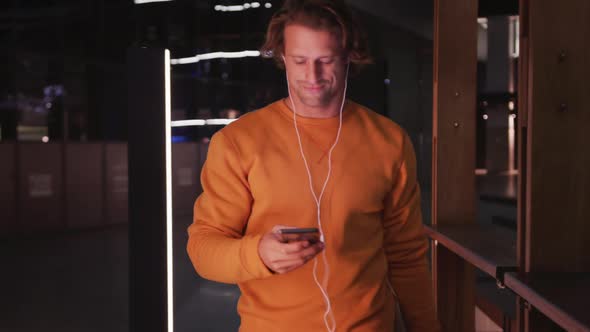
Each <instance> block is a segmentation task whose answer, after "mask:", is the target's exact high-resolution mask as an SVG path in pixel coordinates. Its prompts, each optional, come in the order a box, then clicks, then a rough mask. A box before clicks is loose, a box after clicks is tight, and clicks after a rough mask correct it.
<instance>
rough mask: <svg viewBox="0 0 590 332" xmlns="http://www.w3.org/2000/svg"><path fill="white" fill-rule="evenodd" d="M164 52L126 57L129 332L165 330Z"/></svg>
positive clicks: (142, 51)
mask: <svg viewBox="0 0 590 332" xmlns="http://www.w3.org/2000/svg"><path fill="white" fill-rule="evenodd" d="M165 52H166V51H165V50H164V49H148V48H134V49H129V51H128V52H127V68H128V69H127V70H128V93H129V95H128V101H129V104H128V107H129V122H128V123H129V147H128V149H129V152H128V153H129V155H128V158H129V292H130V293H129V326H130V331H131V332H134V331H136V332H139V331H142V332H143V331H167V326H168V309H169V308H168V305H167V295H168V289H167V273H166V271H167V269H166V265H167V259H166V257H167V249H166V248H167V245H166V238H167V229H166V125H167V124H166V119H165V102H166V97H165V90H164V89H165V70H166V68H165V64H164V61H165Z"/></svg>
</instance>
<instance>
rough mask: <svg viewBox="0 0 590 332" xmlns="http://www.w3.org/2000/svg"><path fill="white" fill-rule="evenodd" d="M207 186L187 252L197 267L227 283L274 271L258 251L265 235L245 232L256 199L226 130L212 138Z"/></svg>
mask: <svg viewBox="0 0 590 332" xmlns="http://www.w3.org/2000/svg"><path fill="white" fill-rule="evenodd" d="M201 184H202V187H203V192H202V194H201V195H200V196H199V197H198V198H197V200H196V202H195V205H194V217H193V223H192V225H191V226H190V227H189V228H188V237H189V239H188V244H187V252H188V255H189V257H190V259H191V262H192V263H193V266H194V267H195V270H196V271H197V272H198V273H199V275H201V276H202V277H203V278H206V279H210V280H213V281H218V282H224V283H238V282H244V281H248V280H251V279H260V278H264V277H267V276H270V275H272V273H271V272H270V270H268V268H267V267H266V266H265V265H264V263H263V262H262V260H261V259H260V256H259V255H258V242H259V241H260V238H261V237H262V234H256V235H244V234H243V233H244V230H245V227H246V224H247V222H248V218H249V216H250V209H251V206H252V201H253V198H252V195H251V193H250V189H249V184H248V181H247V174H246V172H245V171H244V169H243V168H242V166H241V160H240V156H239V155H238V150H237V149H236V148H235V146H234V145H233V142H231V141H230V139H229V138H228V137H227V136H226V135H224V133H223V131H219V132H217V133H216V134H215V135H214V136H213V137H212V139H211V142H210V144H209V151H208V154H207V159H206V161H205V164H204V165H203V170H202V172H201Z"/></svg>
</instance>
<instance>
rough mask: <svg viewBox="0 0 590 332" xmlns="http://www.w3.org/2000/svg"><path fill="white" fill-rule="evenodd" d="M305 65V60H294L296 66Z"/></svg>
mask: <svg viewBox="0 0 590 332" xmlns="http://www.w3.org/2000/svg"><path fill="white" fill-rule="evenodd" d="M304 63H305V60H295V64H296V65H302V64H304Z"/></svg>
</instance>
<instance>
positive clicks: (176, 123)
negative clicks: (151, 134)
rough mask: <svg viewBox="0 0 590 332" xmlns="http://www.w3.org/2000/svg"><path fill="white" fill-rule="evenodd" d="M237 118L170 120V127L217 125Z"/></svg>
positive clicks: (228, 122) (225, 123)
mask: <svg viewBox="0 0 590 332" xmlns="http://www.w3.org/2000/svg"><path fill="white" fill-rule="evenodd" d="M236 120H237V119H206V120H205V119H194V120H178V121H172V122H171V126H172V127H194V126H219V125H228V124H230V123H232V122H234V121H236Z"/></svg>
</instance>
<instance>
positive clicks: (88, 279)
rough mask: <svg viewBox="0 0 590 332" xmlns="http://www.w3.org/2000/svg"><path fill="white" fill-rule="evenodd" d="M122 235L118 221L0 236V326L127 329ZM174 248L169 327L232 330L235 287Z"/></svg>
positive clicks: (180, 234)
mask: <svg viewBox="0 0 590 332" xmlns="http://www.w3.org/2000/svg"><path fill="white" fill-rule="evenodd" d="M183 226H184V225H183ZM182 228H183V227H178V231H176V232H175V233H176V234H175V239H176V241H175V242H176V243H180V244H181V245H182V243H186V242H185V241H184V238H186V232H185V231H184V230H182ZM184 229H186V228H184ZM127 235H128V232H127V227H126V226H125V225H118V226H110V227H108V228H105V229H102V230H98V231H96V230H95V231H81V232H73V233H68V234H60V235H58V236H55V235H54V236H51V237H43V236H34V237H28V238H26V239H23V238H21V239H18V240H2V241H0V259H1V261H2V262H3V268H2V273H0V285H2V289H1V291H0V293H1V294H2V295H1V298H2V299H1V300H0V331H2V332H4V331H7V332H8V331H10V332H33V331H44V332H50V331H56V332H57V331H59V332H70V331H71V332H83V331H88V332H91V331H92V332H94V331H96V332H98V331H101V332H103V331H108V332H117V331H121V332H123V331H125V332H126V331H128V330H129V321H128V308H127V306H128V249H127V245H128V240H127ZM179 246H180V245H179ZM175 249H176V254H175V257H174V265H175V280H174V281H175V314H174V320H175V331H177V332H185V331H186V332H188V331H211V332H215V331H236V330H237V328H238V326H239V317H238V315H237V313H236V310H235V308H236V303H237V299H238V296H239V290H238V288H237V287H236V286H232V285H224V284H217V283H213V282H210V281H207V280H204V279H201V278H199V277H198V276H197V274H196V273H195V272H194V270H193V268H192V266H191V265H190V262H189V260H188V258H186V257H185V256H186V254H185V252H184V250H179V249H177V248H175Z"/></svg>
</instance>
